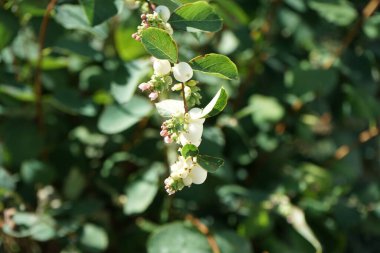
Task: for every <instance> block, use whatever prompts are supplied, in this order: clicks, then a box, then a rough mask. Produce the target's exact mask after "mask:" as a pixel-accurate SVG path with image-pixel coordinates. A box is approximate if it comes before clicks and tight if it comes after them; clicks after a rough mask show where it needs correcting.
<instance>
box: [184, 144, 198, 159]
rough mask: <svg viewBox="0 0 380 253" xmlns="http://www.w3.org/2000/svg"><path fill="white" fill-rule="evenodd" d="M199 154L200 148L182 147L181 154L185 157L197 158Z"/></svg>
mask: <svg viewBox="0 0 380 253" xmlns="http://www.w3.org/2000/svg"><path fill="white" fill-rule="evenodd" d="M198 153H199V151H198V148H197V147H196V146H195V145H193V144H186V145H185V146H183V147H182V150H181V154H182V156H183V157H185V158H187V157H189V156H191V157H195V156H197V155H198Z"/></svg>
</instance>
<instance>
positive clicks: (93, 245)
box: [80, 223, 108, 252]
mask: <svg viewBox="0 0 380 253" xmlns="http://www.w3.org/2000/svg"><path fill="white" fill-rule="evenodd" d="M80 243H81V244H82V245H83V246H84V247H85V248H87V249H88V250H90V251H96V252H97V251H103V250H105V249H106V248H107V247H108V235H107V233H106V231H105V230H104V229H103V228H102V227H100V226H97V225H94V224H91V223H87V224H85V225H84V227H83V232H82V235H81V237H80Z"/></svg>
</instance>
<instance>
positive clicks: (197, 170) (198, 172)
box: [189, 165, 207, 184]
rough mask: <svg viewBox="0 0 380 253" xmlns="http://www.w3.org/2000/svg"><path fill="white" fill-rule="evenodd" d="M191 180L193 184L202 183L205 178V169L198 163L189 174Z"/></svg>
mask: <svg viewBox="0 0 380 253" xmlns="http://www.w3.org/2000/svg"><path fill="white" fill-rule="evenodd" d="M189 176H190V177H191V179H192V181H193V184H203V183H204V181H206V178H207V171H206V170H205V169H203V168H202V167H201V166H199V165H195V166H194V167H193V168H192V169H191V172H190V175H189Z"/></svg>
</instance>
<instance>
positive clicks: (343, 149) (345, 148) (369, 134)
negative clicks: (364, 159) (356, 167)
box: [334, 126, 380, 160]
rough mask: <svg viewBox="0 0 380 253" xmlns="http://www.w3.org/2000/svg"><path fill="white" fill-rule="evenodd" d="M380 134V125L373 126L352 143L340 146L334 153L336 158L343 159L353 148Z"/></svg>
mask: <svg viewBox="0 0 380 253" xmlns="http://www.w3.org/2000/svg"><path fill="white" fill-rule="evenodd" d="M379 135H380V128H379V126H375V127H372V128H370V129H368V130H365V131H363V132H361V133H360V134H359V137H358V140H357V141H356V142H354V143H353V144H351V145H347V144H346V145H342V146H340V147H339V148H338V149H337V150H336V151H335V154H334V160H341V159H343V158H344V157H346V156H347V155H348V154H349V153H350V152H351V151H352V150H353V149H355V148H357V147H359V146H360V145H361V144H363V143H366V142H368V141H369V140H371V139H373V138H375V137H377V136H379Z"/></svg>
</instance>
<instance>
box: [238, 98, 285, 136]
mask: <svg viewBox="0 0 380 253" xmlns="http://www.w3.org/2000/svg"><path fill="white" fill-rule="evenodd" d="M284 114H285V109H284V108H283V106H282V105H281V103H280V102H279V101H278V100H277V99H276V98H275V97H269V96H263V95H253V96H251V97H250V98H249V105H248V106H247V107H245V108H244V109H242V110H241V111H240V112H238V113H237V115H236V116H237V117H238V118H242V117H245V116H247V115H251V116H252V120H253V122H254V123H255V124H256V125H259V126H260V127H261V128H262V129H267V128H268V127H269V126H270V124H272V123H275V122H278V121H279V120H281V119H282V117H284Z"/></svg>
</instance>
